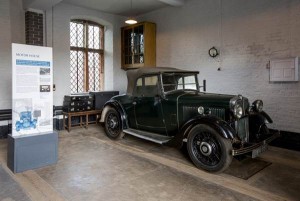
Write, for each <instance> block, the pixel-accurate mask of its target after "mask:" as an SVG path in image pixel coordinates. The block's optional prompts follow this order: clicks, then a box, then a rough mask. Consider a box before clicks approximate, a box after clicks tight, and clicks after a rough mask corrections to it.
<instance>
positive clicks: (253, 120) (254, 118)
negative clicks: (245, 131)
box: [249, 111, 273, 135]
mask: <svg viewBox="0 0 300 201" xmlns="http://www.w3.org/2000/svg"><path fill="white" fill-rule="evenodd" d="M270 123H273V120H272V119H271V117H270V116H269V115H268V114H267V113H265V112H264V111H262V112H254V111H253V112H251V113H250V114H249V131H250V134H251V135H256V134H257V133H259V132H260V129H261V126H262V125H265V124H270Z"/></svg>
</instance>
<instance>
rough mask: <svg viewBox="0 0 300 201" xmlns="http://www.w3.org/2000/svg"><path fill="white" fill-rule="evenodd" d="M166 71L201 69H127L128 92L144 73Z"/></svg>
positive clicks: (152, 73) (179, 71)
mask: <svg viewBox="0 0 300 201" xmlns="http://www.w3.org/2000/svg"><path fill="white" fill-rule="evenodd" d="M164 73H197V74H198V73H199V71H188V70H181V69H177V68H170V67H143V68H139V69H133V70H128V71H127V80H128V84H127V94H132V93H133V89H134V86H135V81H136V80H137V79H138V78H139V77H141V76H144V75H158V74H164Z"/></svg>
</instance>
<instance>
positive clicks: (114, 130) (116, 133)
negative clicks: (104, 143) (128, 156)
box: [104, 108, 124, 140]
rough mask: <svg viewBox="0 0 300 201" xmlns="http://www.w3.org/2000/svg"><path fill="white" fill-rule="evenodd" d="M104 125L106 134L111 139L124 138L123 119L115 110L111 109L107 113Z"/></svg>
mask: <svg viewBox="0 0 300 201" xmlns="http://www.w3.org/2000/svg"><path fill="white" fill-rule="evenodd" d="M104 124H105V125H104V127H105V133H106V135H107V137H109V138H110V139H113V140H118V139H121V138H122V137H123V136H124V133H123V131H122V122H121V118H120V115H119V113H118V112H117V111H116V110H115V109H113V108H110V109H109V110H108V111H107V113H106V115H105V120H104Z"/></svg>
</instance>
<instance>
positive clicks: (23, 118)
mask: <svg viewBox="0 0 300 201" xmlns="http://www.w3.org/2000/svg"><path fill="white" fill-rule="evenodd" d="M36 123H37V120H36V119H32V115H31V112H30V111H26V112H21V113H20V121H17V122H16V130H17V131H20V130H21V129H31V128H36Z"/></svg>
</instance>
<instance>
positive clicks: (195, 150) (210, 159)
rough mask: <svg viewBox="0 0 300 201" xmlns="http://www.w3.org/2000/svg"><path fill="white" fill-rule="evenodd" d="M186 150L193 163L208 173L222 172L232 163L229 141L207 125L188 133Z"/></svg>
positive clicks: (199, 126) (201, 125) (196, 127)
mask: <svg viewBox="0 0 300 201" xmlns="http://www.w3.org/2000/svg"><path fill="white" fill-rule="evenodd" d="M187 149H188V153H189V156H190V158H191V160H192V161H193V163H194V164H195V165H196V166H197V167H198V168H200V169H204V170H206V171H208V172H222V171H224V170H225V169H226V168H228V166H229V165H230V163H231V161H232V155H231V153H230V152H231V150H232V144H231V142H230V140H228V139H225V138H223V137H221V136H220V135H219V134H218V133H217V132H216V131H215V130H214V129H212V128H211V127H210V126H207V125H203V124H200V125H197V126H195V127H194V128H193V129H192V130H191V131H190V133H189V135H188V140H187Z"/></svg>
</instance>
